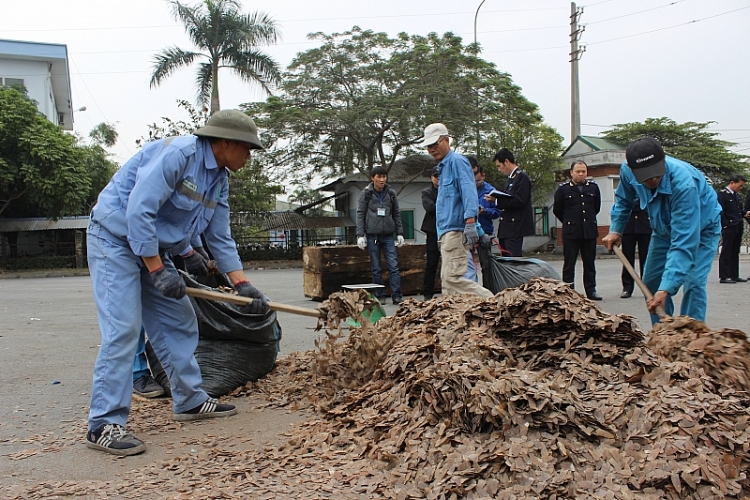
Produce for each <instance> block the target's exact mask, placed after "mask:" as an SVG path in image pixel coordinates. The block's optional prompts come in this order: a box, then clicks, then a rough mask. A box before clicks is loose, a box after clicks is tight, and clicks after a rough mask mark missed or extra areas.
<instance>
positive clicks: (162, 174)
mask: <svg viewBox="0 0 750 500" xmlns="http://www.w3.org/2000/svg"><path fill="white" fill-rule="evenodd" d="M228 197H229V176H228V171H227V169H226V168H223V167H219V166H218V165H217V163H216V158H215V157H214V154H213V151H212V150H211V144H210V142H209V141H208V140H207V139H203V138H199V137H197V136H184V137H170V138H167V139H162V140H159V141H154V142H152V143H148V144H146V145H145V146H144V147H143V149H142V150H141V151H139V152H138V153H137V154H136V155H135V156H133V157H132V158H131V159H130V160H128V161H127V162H126V163H125V164H124V165H123V166H122V167H121V168H120V170H118V171H117V173H116V174H115V175H114V176H113V177H112V180H111V181H110V182H109V184H107V186H106V187H105V188H104V190H102V192H101V193H100V194H99V199H98V201H97V203H96V205H95V206H94V209H93V210H92V212H91V219H92V222H95V223H98V224H100V225H101V226H102V227H103V228H104V229H106V230H107V231H108V232H109V233H111V234H112V235H114V236H115V237H119V238H122V239H126V240H127V242H128V244H129V245H130V248H131V250H132V251H133V253H134V254H135V255H137V256H139V257H152V256H154V255H159V254H162V253H165V252H166V253H170V254H172V255H178V254H179V255H184V254H186V253H188V252H190V251H191V250H192V249H193V248H194V247H196V246H201V240H200V236H201V234H203V235H204V237H205V239H206V243H207V244H208V247H209V248H210V250H211V253H212V254H213V256H214V259H215V260H216V265H217V267H218V268H219V270H220V271H221V272H223V273H227V272H231V271H237V270H240V269H242V263H241V262H240V258H239V255H238V254H237V246H236V244H235V242H234V240H233V239H232V236H231V231H230V228H229V204H228V202H227V199H228Z"/></svg>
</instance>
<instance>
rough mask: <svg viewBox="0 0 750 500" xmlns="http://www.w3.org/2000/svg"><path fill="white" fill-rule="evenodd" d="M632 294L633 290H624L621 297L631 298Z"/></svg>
mask: <svg viewBox="0 0 750 500" xmlns="http://www.w3.org/2000/svg"><path fill="white" fill-rule="evenodd" d="M631 295H633V292H627V291H623V292H622V293H621V294H620V298H621V299H629V298H630V296H631Z"/></svg>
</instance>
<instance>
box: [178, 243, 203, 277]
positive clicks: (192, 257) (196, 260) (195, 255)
mask: <svg viewBox="0 0 750 500" xmlns="http://www.w3.org/2000/svg"><path fill="white" fill-rule="evenodd" d="M182 261H183V262H184V263H185V269H187V272H188V273H190V274H194V275H196V276H206V275H208V254H207V253H206V251H205V250H203V247H195V248H194V249H193V251H192V252H190V253H189V254H187V255H186V256H183V257H182Z"/></svg>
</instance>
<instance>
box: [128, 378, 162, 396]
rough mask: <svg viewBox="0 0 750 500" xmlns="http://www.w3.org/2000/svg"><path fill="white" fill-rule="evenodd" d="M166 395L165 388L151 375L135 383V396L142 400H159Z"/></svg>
mask: <svg viewBox="0 0 750 500" xmlns="http://www.w3.org/2000/svg"><path fill="white" fill-rule="evenodd" d="M164 393H165V391H164V387H162V386H161V385H160V384H159V382H157V381H156V380H155V379H154V377H152V376H151V374H148V375H144V376H142V377H141V378H139V379H138V380H136V381H135V382H133V394H135V395H136V396H140V397H142V398H149V399H150V398H158V397H159V396H163V395H164Z"/></svg>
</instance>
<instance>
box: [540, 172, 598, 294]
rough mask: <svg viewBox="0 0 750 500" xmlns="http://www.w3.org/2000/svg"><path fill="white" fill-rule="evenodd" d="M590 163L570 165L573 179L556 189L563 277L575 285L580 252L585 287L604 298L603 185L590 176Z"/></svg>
mask: <svg viewBox="0 0 750 500" xmlns="http://www.w3.org/2000/svg"><path fill="white" fill-rule="evenodd" d="M587 175H588V167H587V166H586V163H584V162H583V161H575V162H573V164H572V165H571V166H570V181H567V182H563V183H562V184H560V185H559V186H558V187H557V191H555V204H554V207H553V209H552V211H553V212H554V214H555V217H557V218H558V219H560V221H561V222H562V224H563V225H562V234H563V256H564V258H565V261H564V263H563V269H562V278H563V281H564V282H566V283H568V284H570V286H571V287H574V286H575V276H576V260H577V259H578V253H579V252H580V254H581V261H582V262H583V288H584V290H585V291H586V296H587V297H588V298H589V299H591V300H602V298H601V297H600V296H599V295H598V294H597V293H596V267H595V266H594V259H595V258H596V239H597V237H598V236H599V228H598V226H597V224H596V214H598V213H599V210H600V209H601V207H602V198H601V193H600V192H599V186H597V185H596V183H595V182H594V181H590V180H587V179H586V176H587Z"/></svg>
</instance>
